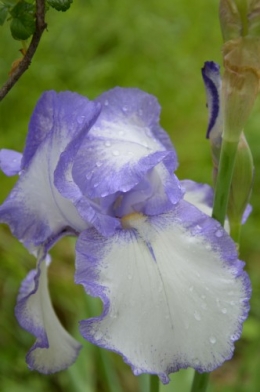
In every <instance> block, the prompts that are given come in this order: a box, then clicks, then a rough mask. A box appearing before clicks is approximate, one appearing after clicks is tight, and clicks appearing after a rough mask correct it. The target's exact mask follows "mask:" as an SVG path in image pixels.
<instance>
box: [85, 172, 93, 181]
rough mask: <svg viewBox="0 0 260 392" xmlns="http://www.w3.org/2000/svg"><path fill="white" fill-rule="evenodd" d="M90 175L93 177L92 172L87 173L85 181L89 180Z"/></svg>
mask: <svg viewBox="0 0 260 392" xmlns="http://www.w3.org/2000/svg"><path fill="white" fill-rule="evenodd" d="M92 175H93V172H92V171H91V172H88V173H87V174H86V179H87V180H90V179H91V177H92Z"/></svg>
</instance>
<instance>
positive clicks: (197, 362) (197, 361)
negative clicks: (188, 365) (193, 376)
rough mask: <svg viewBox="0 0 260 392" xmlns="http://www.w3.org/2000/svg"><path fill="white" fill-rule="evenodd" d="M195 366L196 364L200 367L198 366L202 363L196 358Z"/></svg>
mask: <svg viewBox="0 0 260 392" xmlns="http://www.w3.org/2000/svg"><path fill="white" fill-rule="evenodd" d="M194 364H195V365H196V366H198V365H199V364H200V361H199V360H198V358H195V359H194Z"/></svg>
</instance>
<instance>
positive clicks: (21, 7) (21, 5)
mask: <svg viewBox="0 0 260 392" xmlns="http://www.w3.org/2000/svg"><path fill="white" fill-rule="evenodd" d="M10 14H11V15H12V17H13V18H18V19H20V18H21V17H23V16H24V15H30V16H32V17H34V15H35V5H34V4H30V3H28V2H26V1H23V0H21V1H19V2H18V3H17V4H16V5H15V6H14V7H13V8H12V9H11V11H10Z"/></svg>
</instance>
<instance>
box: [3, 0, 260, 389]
mask: <svg viewBox="0 0 260 392" xmlns="http://www.w3.org/2000/svg"><path fill="white" fill-rule="evenodd" d="M47 22H48V30H47V31H46V32H45V33H44V35H43V38H42V41H41V43H40V46H39V49H38V51H37V53H36V55H35V57H34V59H33V63H32V65H31V67H30V69H29V70H28V71H27V72H26V73H25V74H24V76H23V77H22V78H21V80H20V81H19V82H18V84H17V85H16V86H15V87H14V88H13V90H12V91H11V92H10V93H9V94H8V95H7V97H6V98H5V99H4V100H3V101H2V102H1V103H0V148H1V147H5V148H12V149H16V150H19V151H22V150H23V146H24V142H25V137H26V133H27V127H28V121H29V118H30V115H31V113H32V111H33V108H34V106H35V104H36V101H37V99H38V98H39V97H40V95H41V93H42V92H43V91H45V90H47V89H54V90H57V91H60V90H72V91H77V92H78V93H81V94H83V95H87V96H88V97H89V98H95V97H96V96H97V95H99V94H100V93H102V92H103V91H105V90H107V89H109V88H112V87H114V86H116V85H119V86H125V87H128V86H129V87H130V86H131V87H139V88H140V89H143V90H145V91H147V92H149V93H151V94H154V95H156V96H157V98H158V99H159V102H160V104H161V106H162V115H161V124H162V126H163V127H164V128H165V129H166V130H167V131H168V132H169V133H170V135H171V138H172V141H173V143H174V145H175V148H176V150H177V153H178V156H179V169H178V172H177V175H178V176H179V178H181V179H183V178H190V179H193V180H195V181H198V182H207V183H210V184H211V157H210V149H209V144H208V141H207V140H206V139H205V131H206V127H207V110H206V106H205V101H206V100H205V92H204V87H203V83H202V79H201V73H200V70H201V67H202V66H203V63H204V61H206V60H214V61H217V62H219V63H221V45H222V38H221V34H220V28H219V23H218V1H217V0H207V1H205V0H197V1H190V0H172V1H170V0H160V1H155V0H131V1H129V0H77V1H75V0H74V4H73V5H72V6H71V9H70V10H69V11H68V12H66V13H64V14H63V13H59V12H57V11H54V10H50V11H49V12H48V13H47ZM20 48H21V44H20V43H19V42H18V41H14V40H13V39H12V38H11V35H10V32H9V26H8V24H5V25H4V26H3V27H1V28H0V83H1V84H3V83H4V81H5V80H6V78H7V75H8V72H9V70H10V67H11V64H12V62H13V61H14V60H16V59H17V58H18V57H19V56H20V54H19V52H18V50H19V49H20ZM259 128H260V103H259V101H258V102H257V103H256V105H255V107H254V111H253V113H252V116H251V118H250V119H249V121H248V123H247V127H246V135H247V139H248V142H249V144H250V146H251V148H252V152H253V156H254V160H255V167H256V171H255V185H254V192H253V196H252V205H253V213H252V215H251V217H250V218H249V219H248V222H247V224H246V225H245V227H244V228H243V233H242V242H241V258H242V259H243V260H245V261H246V262H247V267H246V268H247V270H248V272H249V274H250V276H251V279H252V284H253V297H252V302H251V313H250V316H249V318H248V320H247V321H246V322H245V325H244V330H243V335H242V339H241V340H240V341H239V342H237V344H236V352H235V355H234V358H233V359H232V361H229V362H226V363H225V364H224V365H223V366H222V367H221V368H220V369H218V370H216V371H215V372H213V373H212V375H211V385H210V388H209V391H210V392H218V391H221V392H231V391H235V392H244V391H246V392H255V391H259V390H260V372H259V369H260V292H259V291H260V290H259V282H260V263H259V261H260V260H259V255H260V240H259V222H260V221H259V219H260V203H259V193H258V192H259V189H260V148H259V140H260V135H259V131H260V129H259ZM14 182H15V179H13V178H6V177H5V176H4V175H3V174H2V173H0V184H1V185H0V202H2V201H3V200H4V199H5V197H6V196H7V194H8V192H9V191H10V189H11V188H12V186H13V184H14ZM0 257H1V262H0V274H1V275H0V276H1V278H0V297H1V300H0V301H1V302H0V312H1V313H0V390H1V391H3V392H7V391H11V392H18V391H19V392H23V391H28V390H29V391H55V392H56V391H64V392H67V391H75V392H83V391H84V392H93V391H100V392H109V391H110V390H111V388H110V389H109V388H108V386H107V385H108V384H107V382H106V377H109V378H110V379H111V380H112V381H111V382H112V384H113V388H112V391H113V392H119V391H124V392H133V391H137V388H138V384H139V388H140V390H144V388H145V385H146V383H147V378H146V377H145V376H141V377H134V376H133V375H132V374H131V371H130V369H129V368H128V366H127V365H125V364H124V363H123V361H122V359H121V358H120V357H118V356H117V355H115V354H113V353H106V352H103V351H101V353H100V352H98V351H97V350H96V349H95V347H93V346H91V345H90V344H89V343H88V342H86V341H83V340H82V339H81V341H82V343H83V345H84V348H83V350H82V352H81V354H80V358H79V360H78V362H76V364H75V365H73V366H72V367H71V369H70V370H68V371H65V372H61V373H59V374H56V375H51V376H43V375H40V374H37V373H36V372H31V371H30V370H28V369H27V365H26V364H25V361H24V357H25V354H26V352H27V351H28V349H29V347H30V346H31V345H32V344H33V341H34V338H33V337H32V336H30V335H29V334H28V333H27V332H25V331H23V330H22V329H21V328H20V327H19V326H18V324H17V322H16V319H15V317H14V306H15V301H16V295H17V292H18V289H19V285H20V282H21V280H22V279H23V278H24V277H25V275H26V274H27V272H28V271H29V270H30V269H31V268H34V266H35V261H34V259H33V258H32V257H31V256H30V255H28V253H27V251H26V250H25V249H24V248H23V247H22V246H21V244H19V242H18V241H17V240H16V239H15V238H12V236H11V235H10V234H9V231H8V228H7V227H4V226H3V227H1V228H0ZM52 257H53V263H52V265H51V267H50V273H49V276H50V290H51V294H52V298H53V302H54V306H55V309H56V311H57V313H58V315H59V317H60V318H61V320H62V322H63V324H64V325H65V326H66V328H67V329H68V330H70V331H71V332H73V333H74V335H75V336H78V332H77V322H78V320H81V319H83V318H86V317H87V316H88V315H90V314H92V313H93V312H96V311H97V307H99V304H97V303H96V302H94V301H91V300H90V299H87V298H86V295H85V294H84V292H83V288H81V287H79V286H76V285H75V284H74V282H73V274H74V251H73V242H72V240H69V239H63V240H62V241H61V242H60V243H59V244H57V245H56V246H55V247H54V249H53V251H52ZM79 339H80V337H79ZM101 359H103V360H104V361H103V363H104V364H105V366H104V368H103V370H102V372H101V371H100V363H101ZM107 360H109V361H111V363H113V365H114V369H115V370H111V369H110V368H109V362H108V361H107ZM191 377H192V371H189V370H188V371H181V372H179V373H177V374H176V375H174V376H173V377H172V383H170V384H169V386H167V387H161V391H177V392H185V391H188V390H189V383H190V379H191Z"/></svg>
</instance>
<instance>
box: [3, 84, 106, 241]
mask: <svg viewBox="0 0 260 392" xmlns="http://www.w3.org/2000/svg"><path fill="white" fill-rule="evenodd" d="M49 96H51V97H52V99H51V100H50V102H51V105H53V106H51V107H50V108H49V111H50V112H51V113H52V116H51V117H52V123H51V126H50V119H49V117H48V118H47V120H46V122H47V125H46V134H44V132H43V130H41V132H40V131H39V132H38V128H37V126H35V134H33V131H32V127H31V131H30V132H29V136H28V139H27V145H26V148H25V153H24V156H23V167H24V169H23V170H22V172H21V175H20V178H19V180H18V182H17V184H16V186H15V187H14V189H13V190H12V192H11V193H10V195H9V197H8V198H7V199H6V201H5V202H4V203H3V205H2V206H1V207H0V221H1V222H5V223H7V224H8V225H9V226H10V228H11V230H12V232H13V234H14V235H15V236H16V237H17V238H18V239H19V240H21V241H22V242H23V243H24V244H25V245H26V246H28V247H29V248H31V247H33V246H37V245H39V244H43V243H44V242H46V241H53V237H55V236H57V235H59V234H60V233H61V232H62V231H66V230H68V231H70V232H71V230H74V231H76V232H77V231H81V230H83V229H85V228H86V227H87V226H88V223H86V222H84V220H83V219H82V218H81V217H80V215H79V214H78V212H77V209H76V208H75V207H74V205H73V203H71V201H69V200H67V199H65V198H64V197H62V196H61V195H60V193H59V192H58V190H57V189H56V187H55V186H54V179H53V177H54V171H55V168H56V166H57V163H58V161H59V159H60V155H61V153H62V152H63V151H64V149H65V148H66V146H67V144H68V143H69V142H70V141H71V139H72V138H73V137H75V135H76V134H77V133H78V132H80V131H82V129H83V131H84V132H85V133H87V132H88V130H89V128H90V127H91V125H92V123H93V121H95V119H96V117H97V115H98V113H99V105H97V104H95V103H93V102H89V101H88V100H87V99H86V98H84V97H81V96H79V95H77V94H73V93H69V92H68V93H60V94H57V93H54V92H49V93H45V95H44V97H43V98H42V99H41V100H40V102H39V104H38V105H37V108H36V114H34V115H33V123H35V124H36V125H37V121H36V120H37V118H38V117H39V119H40V120H38V122H39V123H40V125H41V127H42V128H44V126H45V122H44V118H45V111H46V110H47V109H46V106H47V103H49V100H47V103H46V99H47V98H49ZM54 98H55V99H54ZM42 101H43V103H44V105H45V106H44V110H43V113H42V114H41V111H40V107H41V104H42ZM64 102H65V103H66V105H65V103H64ZM80 102H81V104H80ZM82 107H84V110H83V109H82ZM83 114H84V116H83ZM46 116H47V115H46ZM77 116H78V117H77ZM83 117H84V120H82V118H83ZM77 118H80V121H77ZM37 132H38V133H37ZM43 135H44V137H43ZM38 138H39V140H38ZM37 142H38V144H37Z"/></svg>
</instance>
